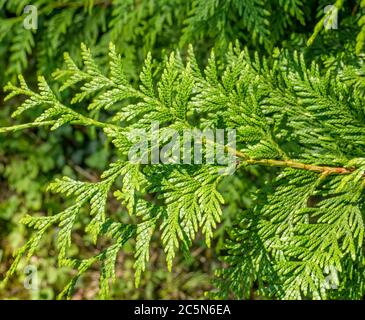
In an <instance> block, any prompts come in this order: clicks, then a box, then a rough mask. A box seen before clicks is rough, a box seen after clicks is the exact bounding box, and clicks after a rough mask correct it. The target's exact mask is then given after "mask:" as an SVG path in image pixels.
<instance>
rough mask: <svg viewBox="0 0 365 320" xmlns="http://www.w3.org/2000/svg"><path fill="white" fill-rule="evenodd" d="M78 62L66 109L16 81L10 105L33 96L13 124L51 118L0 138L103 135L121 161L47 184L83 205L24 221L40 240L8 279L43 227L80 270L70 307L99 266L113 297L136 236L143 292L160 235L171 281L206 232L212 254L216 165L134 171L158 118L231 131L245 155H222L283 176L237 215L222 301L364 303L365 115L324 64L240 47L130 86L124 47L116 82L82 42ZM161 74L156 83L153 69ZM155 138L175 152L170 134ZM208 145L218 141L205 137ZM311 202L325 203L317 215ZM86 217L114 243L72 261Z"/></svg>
mask: <svg viewBox="0 0 365 320" xmlns="http://www.w3.org/2000/svg"><path fill="white" fill-rule="evenodd" d="M81 51H82V57H83V65H82V66H78V65H77V64H76V63H75V62H74V61H73V60H72V58H71V57H70V55H65V60H66V67H65V69H62V70H58V71H57V72H56V73H55V76H56V78H57V80H58V81H60V82H61V84H62V87H61V88H62V89H63V90H66V89H68V90H71V91H72V92H73V91H74V90H75V91H76V93H75V95H74V97H73V98H72V99H71V104H70V106H67V105H66V104H65V103H63V102H62V99H61V98H59V97H60V96H62V95H60V94H59V93H57V94H55V92H53V91H52V90H51V89H50V87H49V85H48V84H47V83H46V81H45V80H44V78H42V77H41V78H40V79H39V86H38V87H39V92H35V91H33V90H31V89H29V88H28V86H27V84H26V83H25V81H24V79H23V78H20V87H16V86H14V85H12V84H9V85H8V86H7V88H6V90H7V91H9V95H8V99H9V98H12V97H14V96H16V95H22V96H26V100H25V101H24V103H23V104H22V105H20V106H19V107H18V108H17V109H16V111H15V112H14V115H15V116H17V115H19V114H21V113H22V112H25V111H27V110H31V109H32V108H40V109H41V110H42V113H41V115H40V116H39V117H38V118H37V119H35V121H34V122H32V123H30V124H25V125H17V126H14V127H10V128H2V129H0V132H10V131H15V130H21V129H27V128H31V127H39V126H51V129H53V130H55V129H57V128H59V127H60V126H62V125H75V124H77V125H83V126H87V127H90V126H94V127H98V128H101V129H102V130H103V131H104V133H105V134H106V136H107V137H108V138H109V139H110V140H111V141H112V142H113V144H114V145H115V148H116V149H117V150H118V155H119V158H118V159H117V161H116V162H115V163H113V164H111V165H110V168H109V169H108V170H107V171H106V172H104V173H103V174H102V176H101V180H100V181H98V182H81V181H75V180H72V179H69V178H64V179H59V180H57V181H55V182H54V183H53V184H52V185H51V187H50V190H51V191H53V192H57V193H61V194H63V195H65V196H71V197H74V198H75V205H73V206H71V207H70V208H66V209H65V210H64V211H63V212H62V213H59V214H58V215H59V216H58V215H55V216H53V217H58V218H59V219H58V218H57V219H56V220H54V219H55V218H52V216H51V217H41V218H39V217H32V216H27V219H26V220H25V223H26V224H27V225H29V226H30V227H32V228H33V229H35V233H34V236H33V238H31V240H30V242H28V243H27V244H26V245H25V247H23V248H22V249H21V250H20V251H19V253H18V255H17V256H16V260H15V265H14V266H13V267H12V269H11V271H10V273H9V275H10V274H12V273H13V272H14V271H15V267H16V264H17V263H18V262H19V259H20V257H21V256H23V255H27V254H28V256H29V255H31V254H33V253H34V252H35V250H36V247H37V246H39V243H40V242H39V241H40V239H41V236H42V234H43V233H44V231H45V229H44V228H45V227H47V228H50V227H52V225H57V226H58V227H59V228H60V232H59V234H58V239H57V249H58V252H59V263H60V265H69V266H71V267H74V268H75V269H77V271H78V272H77V276H76V277H75V278H74V279H72V280H71V282H70V284H69V285H68V286H67V287H66V288H65V291H64V293H63V294H62V295H61V296H62V297H63V296H67V297H69V296H70V295H71V294H72V289H73V287H74V286H75V284H76V281H77V279H78V278H79V277H80V276H82V274H83V273H84V272H86V271H87V270H88V269H89V268H90V267H91V265H93V264H94V263H98V262H100V263H101V264H102V267H101V271H100V272H101V278H100V279H101V280H100V281H101V282H100V288H101V295H102V296H103V297H106V296H107V295H108V292H109V283H108V280H109V279H110V278H114V275H115V271H114V268H115V261H116V257H117V254H118V252H119V251H120V250H122V247H123V245H124V244H125V243H126V242H127V241H128V240H129V239H134V240H135V265H134V267H135V273H136V279H135V282H136V286H138V285H139V284H140V278H141V277H142V274H143V271H144V270H145V269H146V268H148V262H149V250H150V243H151V241H154V237H153V235H155V234H158V235H159V239H160V240H159V241H160V244H161V246H162V248H163V249H164V252H165V255H166V262H167V267H168V269H169V270H171V269H172V267H173V259H174V258H175V255H176V252H177V251H178V250H183V251H184V252H187V250H188V248H189V247H190V246H191V245H192V243H193V241H194V240H195V239H196V238H197V236H198V235H199V233H202V234H203V236H204V237H205V241H206V244H207V246H211V245H212V243H213V242H212V239H213V237H214V230H215V228H216V226H217V224H218V223H220V222H221V220H222V204H223V203H224V202H225V199H224V198H223V196H222V195H221V193H220V192H219V191H218V190H219V189H218V186H219V183H220V182H221V181H222V180H224V179H225V176H224V175H222V174H220V169H221V167H220V166H219V165H218V164H216V163H212V164H201V165H184V164H174V165H171V164H165V165H163V164H142V163H138V162H137V163H133V162H131V161H129V160H128V152H129V150H130V147H131V141H130V139H129V138H130V133H131V132H132V131H133V130H135V129H145V131H146V132H147V136H146V140H149V141H151V140H152V139H156V137H155V136H153V133H151V131H150V130H148V129H150V127H151V123H153V122H155V121H158V122H159V123H160V125H161V130H162V132H167V130H168V129H173V130H175V131H177V132H182V131H183V130H185V129H189V130H190V129H194V128H195V129H205V128H225V129H229V128H234V129H235V130H236V133H237V141H236V142H237V144H236V148H232V147H226V148H225V151H226V152H228V153H232V154H233V155H234V156H235V157H236V160H237V163H236V164H237V169H240V170H242V168H244V167H245V166H246V165H256V166H258V167H263V166H265V167H278V168H282V169H283V170H282V171H281V173H280V174H279V175H278V176H277V177H276V178H275V179H274V182H273V185H272V189H270V188H268V189H266V188H264V189H262V190H260V191H259V192H258V194H257V201H256V204H255V205H254V206H253V207H252V208H251V209H250V210H249V211H248V212H246V213H242V212H240V213H237V218H238V219H239V225H238V227H236V228H235V229H234V230H233V231H232V239H231V241H228V242H227V248H228V255H227V257H226V258H225V259H226V262H227V263H228V265H229V267H228V268H226V269H224V270H221V271H220V272H218V274H219V276H220V278H221V280H220V281H218V288H219V289H220V290H219V291H218V293H217V294H218V295H219V296H228V295H229V294H230V293H231V292H233V293H234V294H235V295H236V296H239V297H247V294H248V293H249V292H250V291H251V290H253V288H255V287H258V292H259V293H260V294H263V295H265V296H270V297H271V296H274V297H279V298H301V297H309V298H327V297H331V296H335V295H343V296H346V297H350V296H351V297H352V296H356V297H358V296H360V295H361V294H363V289H362V288H363V287H364V286H363V284H365V279H364V278H363V276H362V275H361V274H360V272H361V270H363V260H364V259H363V234H364V230H363V229H364V223H363V213H364V207H363V205H362V203H363V200H364V192H363V190H364V185H365V184H364V180H365V179H364V173H365V160H364V152H363V150H364V149H363V148H364V144H365V142H364V141H365V124H364V119H365V109H364V108H363V105H364V104H363V97H362V96H359V92H360V91H358V90H356V88H354V87H355V86H356V84H354V83H348V82H343V81H342V80H341V77H339V76H336V75H333V74H330V73H327V74H325V75H322V74H321V73H320V72H319V69H318V67H317V66H316V65H314V64H313V65H312V66H311V67H308V66H307V65H306V64H305V62H304V59H303V57H302V56H301V55H299V54H296V53H295V54H294V55H292V56H288V55H285V54H284V53H283V54H282V56H279V57H278V61H276V62H274V63H272V64H270V63H268V62H267V61H260V59H258V58H255V59H252V58H251V57H250V55H249V54H248V52H247V51H246V50H243V51H242V50H241V49H239V48H238V47H233V46H231V47H230V50H229V51H228V52H227V54H226V56H225V58H224V59H220V60H219V61H217V58H216V56H215V54H214V53H212V55H211V56H210V59H209V60H208V63H207V66H206V67H205V68H204V69H203V70H202V69H201V68H200V66H199V64H198V62H197V59H196V57H195V55H194V52H193V49H192V47H189V49H188V53H187V55H186V57H182V55H181V54H180V53H179V52H173V53H172V54H171V55H170V56H168V57H167V58H166V59H165V60H164V62H160V63H156V62H153V61H152V57H151V55H148V57H147V59H146V63H145V66H144V68H142V72H141V74H140V80H139V83H137V84H131V83H130V82H129V81H128V80H127V77H126V76H125V74H124V72H123V64H122V59H121V57H120V56H119V55H118V54H117V52H116V49H115V47H114V45H112V44H111V45H110V49H109V59H110V65H109V73H108V74H104V73H103V72H102V71H101V70H100V68H99V66H98V65H97V64H96V62H95V61H94V59H93V56H92V54H91V51H90V50H89V49H88V48H87V47H86V46H85V45H82V48H81ZM155 64H158V65H159V70H160V72H159V73H156V72H155V70H154V69H153V65H155ZM218 64H220V65H223V66H224V68H223V70H222V69H219V68H218V67H217V65H218ZM282 66H285V67H282ZM346 72H351V71H349V70H346ZM353 72H356V70H353ZM346 76H347V77H348V74H346ZM75 88H79V89H75ZM80 102H82V103H87V104H88V106H89V110H88V111H85V114H88V115H84V114H81V113H79V112H76V111H75V110H74V108H73V107H72V106H73V105H74V104H79V103H80ZM93 110H99V111H103V110H107V111H108V114H109V115H110V114H112V116H111V117H110V118H108V119H107V120H106V121H101V120H100V119H98V118H97V117H95V118H93V117H91V116H90V114H91V112H92V111H93ZM88 112H89V113H88ZM164 130H165V131H164ZM157 139H159V140H160V142H161V143H162V142H166V141H165V140H166V136H164V135H162V136H161V137H158V138H157ZM204 143H205V144H212V143H213V142H212V141H210V140H209V139H205V140H204ZM120 177H121V180H122V187H121V189H120V190H119V191H116V192H114V196H115V197H116V198H117V199H118V200H119V201H120V202H121V204H122V205H123V207H124V211H125V212H126V213H128V214H129V215H130V216H131V217H133V220H132V221H133V222H130V223H128V224H122V223H119V222H116V221H114V220H113V219H115V218H116V217H115V216H114V214H113V212H107V208H108V206H107V203H108V197H109V196H110V193H111V192H112V191H111V190H112V187H113V186H114V187H115V186H116V181H117V179H118V178H120ZM313 197H315V198H316V199H317V200H316V201H314V204H313V201H311V199H312V198H313ZM86 207H89V208H90V209H89V213H90V215H91V219H90V222H89V224H88V225H87V226H86V227H85V231H86V232H88V233H90V235H91V236H92V238H93V240H94V241H95V242H96V241H97V239H98V238H99V237H101V236H108V237H110V239H111V240H112V241H114V244H112V245H111V246H110V247H108V248H105V249H104V250H103V251H101V252H100V254H98V255H96V256H95V257H93V258H90V259H86V260H85V259H84V260H79V259H75V258H73V257H70V256H69V248H70V245H71V242H72V237H71V234H72V230H73V226H74V223H75V220H76V218H77V216H78V215H80V214H84V212H85V208H86ZM61 217H62V218H61ZM40 226H41V228H40ZM332 267H334V268H336V270H337V271H336V272H338V273H339V274H340V275H339V279H340V281H338V282H336V283H337V287H338V291H336V292H333V290H332V289H331V287H330V288H328V286H326V285H325V282H324V281H325V273H326V270H328V269H329V268H332ZM354 272H359V273H357V276H358V280H357V281H359V283H360V284H361V286H360V287H359V289H357V290H356V291H351V290H350V289H349V283H350V282H351V277H352V274H353V273H354ZM257 284H258V285H257Z"/></svg>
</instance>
